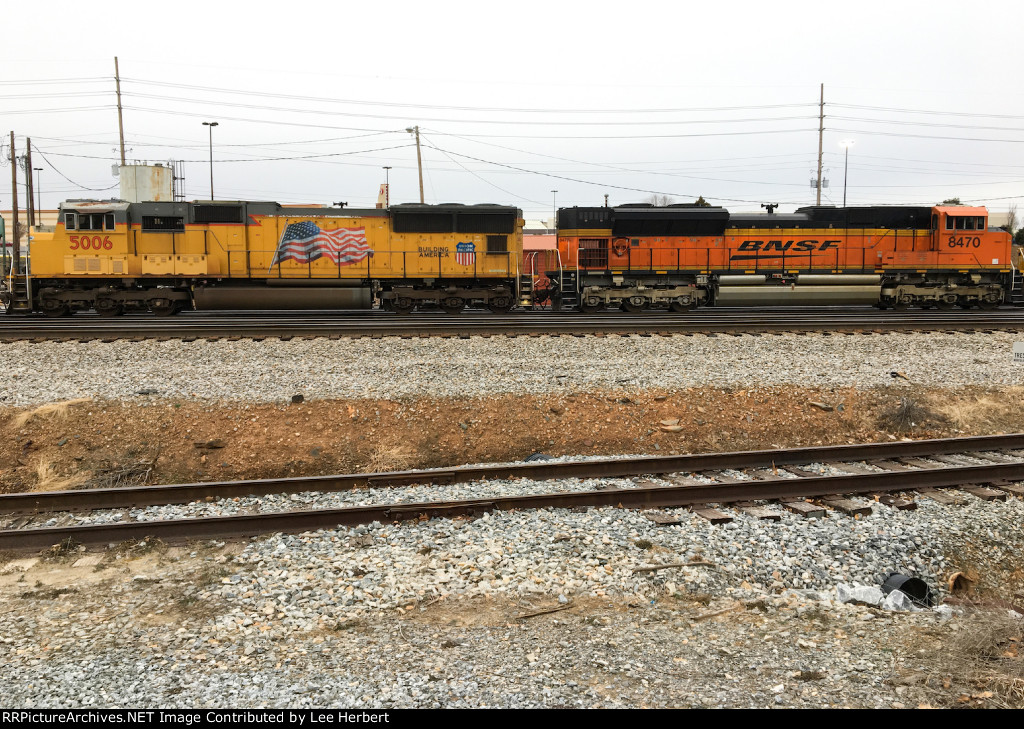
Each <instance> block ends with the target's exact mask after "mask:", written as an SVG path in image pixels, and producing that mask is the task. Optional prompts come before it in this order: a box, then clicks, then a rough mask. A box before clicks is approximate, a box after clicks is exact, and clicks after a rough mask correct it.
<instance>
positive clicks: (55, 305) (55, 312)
mask: <svg viewBox="0 0 1024 729" xmlns="http://www.w3.org/2000/svg"><path fill="white" fill-rule="evenodd" d="M46 303H47V304H51V306H46V308H44V309H43V313H44V314H45V315H46V316H50V317H54V318H56V317H58V316H71V307H70V306H68V305H67V304H61V303H60V302H59V301H53V302H46Z"/></svg>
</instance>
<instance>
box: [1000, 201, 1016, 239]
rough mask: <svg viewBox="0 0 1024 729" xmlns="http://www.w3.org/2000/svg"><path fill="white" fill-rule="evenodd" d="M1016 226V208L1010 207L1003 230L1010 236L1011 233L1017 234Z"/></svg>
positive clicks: (1014, 206)
mask: <svg viewBox="0 0 1024 729" xmlns="http://www.w3.org/2000/svg"><path fill="white" fill-rule="evenodd" d="M1018 224H1019V221H1018V220H1017V206H1016V205H1011V206H1010V211H1009V212H1008V213H1007V214H1006V225H1004V226H1003V230H1005V231H1006V232H1007V233H1010V234H1011V235H1012V234H1013V233H1016V232H1017V225H1018Z"/></svg>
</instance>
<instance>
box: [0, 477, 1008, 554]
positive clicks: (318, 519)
mask: <svg viewBox="0 0 1024 729" xmlns="http://www.w3.org/2000/svg"><path fill="white" fill-rule="evenodd" d="M1020 479H1024V463H1001V464H995V465H983V466H963V467H953V468H936V469H922V470H919V471H899V472H886V473H877V474H856V475H849V476H821V477H812V478H796V479H782V478H780V479H775V480H764V481H743V482H739V483H718V484H706V485H695V486H655V487H638V488H634V489H608V490H603V491H584V492H570V493H549V494H537V495H531V496H510V497H495V498H490V499H471V500H466V501H437V502H425V503H417V504H383V505H375V506H357V507H346V508H340V509H320V510H313V511H289V512H276V513H268V514H248V515H241V516H224V517H204V518H196V519H180V520H164V521H145V522H122V523H118V524H96V525H86V526H72V527H51V528H45V529H23V530H5V531H0V550H11V551H26V550H38V549H43V548H46V547H49V546H51V545H54V544H59V543H62V542H65V541H66V540H72V541H73V542H75V543H77V544H81V545H85V546H92V547H95V546H100V545H104V544H111V543H120V542H123V541H126V540H141V539H143V538H156V539H160V540H162V541H165V542H169V543H173V542H181V541H187V540H191V539H211V538H238V537H250V536H255V535H257V534H266V533H298V532H306V531H310V530H315V529H331V528H336V527H338V526H355V525H359V524H367V523H371V522H375V521H376V522H399V521H405V520H409V519H415V520H420V519H424V518H427V519H430V518H437V517H445V518H453V517H460V516H462V517H472V516H479V515H481V514H483V513H486V512H489V511H512V510H521V509H553V508H579V507H600V506H618V507H621V508H644V507H648V508H650V507H663V508H664V507H685V506H695V505H698V504H708V503H734V502H740V501H753V500H779V499H797V498H808V497H820V496H829V495H843V494H866V493H884V492H893V491H907V490H912V489H922V488H944V487H951V486H962V485H965V484H977V483H992V482H999V481H1009V480H1020Z"/></svg>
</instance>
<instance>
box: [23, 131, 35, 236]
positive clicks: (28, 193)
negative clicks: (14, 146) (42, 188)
mask: <svg viewBox="0 0 1024 729" xmlns="http://www.w3.org/2000/svg"><path fill="white" fill-rule="evenodd" d="M32 193H33V188H32V137H25V198H26V199H27V200H28V204H27V205H26V206H25V207H26V208H28V225H29V228H28V230H29V235H30V236H31V235H32V228H34V227H35V225H36V204H35V201H34V200H33V196H32Z"/></svg>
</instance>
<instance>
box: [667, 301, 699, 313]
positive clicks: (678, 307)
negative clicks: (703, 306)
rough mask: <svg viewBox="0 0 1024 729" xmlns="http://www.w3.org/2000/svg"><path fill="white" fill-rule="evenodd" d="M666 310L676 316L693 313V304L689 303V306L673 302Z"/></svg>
mask: <svg viewBox="0 0 1024 729" xmlns="http://www.w3.org/2000/svg"><path fill="white" fill-rule="evenodd" d="M668 308H669V309H671V310H672V311H674V312H676V313H677V314H685V313H687V312H689V311H693V309H694V304H693V302H690V303H689V304H680V303H679V302H678V301H673V302H672V303H671V304H669V305H668Z"/></svg>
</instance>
